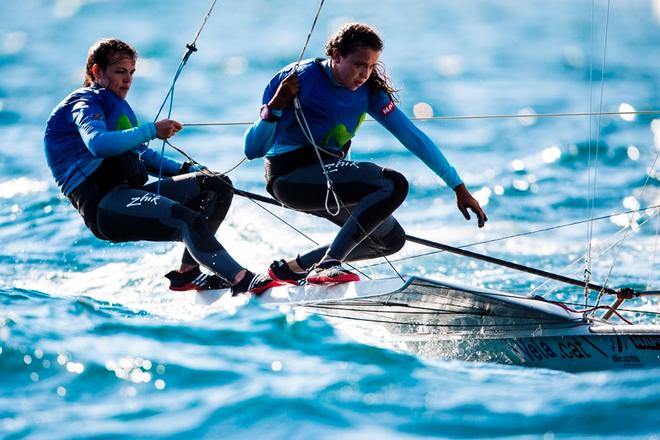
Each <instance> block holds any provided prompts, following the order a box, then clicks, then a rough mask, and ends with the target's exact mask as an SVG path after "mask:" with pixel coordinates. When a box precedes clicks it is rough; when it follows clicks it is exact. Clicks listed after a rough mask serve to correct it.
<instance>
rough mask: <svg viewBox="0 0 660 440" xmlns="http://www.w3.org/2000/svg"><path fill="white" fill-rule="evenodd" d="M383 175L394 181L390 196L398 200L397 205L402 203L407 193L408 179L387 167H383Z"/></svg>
mask: <svg viewBox="0 0 660 440" xmlns="http://www.w3.org/2000/svg"><path fill="white" fill-rule="evenodd" d="M383 177H385V178H386V179H389V180H391V181H392V182H394V186H393V188H392V195H391V196H390V198H391V199H392V200H393V201H394V200H397V201H399V202H398V203H397V206H398V205H400V204H401V203H403V201H404V200H405V199H406V196H407V195H408V179H406V177H405V176H404V175H403V174H401V173H400V172H398V171H394V170H391V169H389V168H383Z"/></svg>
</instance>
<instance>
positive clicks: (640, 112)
mask: <svg viewBox="0 0 660 440" xmlns="http://www.w3.org/2000/svg"><path fill="white" fill-rule="evenodd" d="M658 114H660V109H656V110H631V111H616V112H590V111H589V112H566V113H538V114H491V115H453V116H429V117H410V118H409V119H410V120H411V121H456V120H471V119H477V120H478V119H523V118H538V119H544V118H563V117H581V116H589V117H592V116H624V115H658ZM364 122H376V120H375V119H372V118H365V120H364ZM252 124H254V121H208V122H187V123H185V124H183V125H184V127H213V126H234V125H239V126H250V125H252Z"/></svg>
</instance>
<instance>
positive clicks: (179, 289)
mask: <svg viewBox="0 0 660 440" xmlns="http://www.w3.org/2000/svg"><path fill="white" fill-rule="evenodd" d="M197 289H198V286H197V285H196V284H194V283H188V284H186V285H184V286H177V287H174V286H172V285H170V290H173V291H174V292H184V291H186V290H197Z"/></svg>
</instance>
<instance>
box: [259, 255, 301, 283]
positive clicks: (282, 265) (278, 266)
mask: <svg viewBox="0 0 660 440" xmlns="http://www.w3.org/2000/svg"><path fill="white" fill-rule="evenodd" d="M268 276H270V277H271V278H272V279H274V280H276V281H282V282H284V283H287V284H294V285H297V286H299V285H302V284H304V283H305V277H307V272H294V271H293V270H291V269H290V268H289V265H288V264H287V263H286V261H284V260H279V261H273V264H271V265H270V267H269V268H268Z"/></svg>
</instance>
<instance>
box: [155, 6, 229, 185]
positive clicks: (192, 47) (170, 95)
mask: <svg viewBox="0 0 660 440" xmlns="http://www.w3.org/2000/svg"><path fill="white" fill-rule="evenodd" d="M217 1H218V0H213V1H212V3H211V6H210V7H209V10H208V12H207V13H206V15H205V16H204V18H203V19H202V23H201V25H200V26H199V28H198V29H197V32H195V36H194V37H193V41H192V43H189V44H186V52H185V53H184V54H183V57H182V58H181V62H180V63H179V67H178V68H177V69H176V72H175V73H174V78H173V79H172V84H171V85H170V88H169V90H168V91H167V94H166V95H165V99H163V103H162V104H161V106H160V108H159V109H158V112H157V113H156V116H155V118H154V122H156V121H157V120H158V117H159V116H160V114H161V112H162V111H163V108H164V107H165V105H166V104H167V102H168V100H169V108H168V111H167V118H168V119H170V118H171V116H172V109H173V108H174V87H175V86H176V82H177V80H178V79H179V76H180V75H181V72H182V71H183V68H184V67H185V65H186V63H187V62H188V59H189V58H190V56H191V55H192V54H193V53H194V52H197V45H196V44H197V39H198V38H199V36H200V35H201V33H202V30H203V29H204V27H205V26H206V22H207V21H208V19H209V17H210V16H211V12H213V9H214V8H215V4H216V3H217ZM164 155H165V141H163V143H162V145H161V148H160V156H161V157H160V164H159V166H158V181H157V183H156V194H160V181H161V178H162V176H163V158H164Z"/></svg>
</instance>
